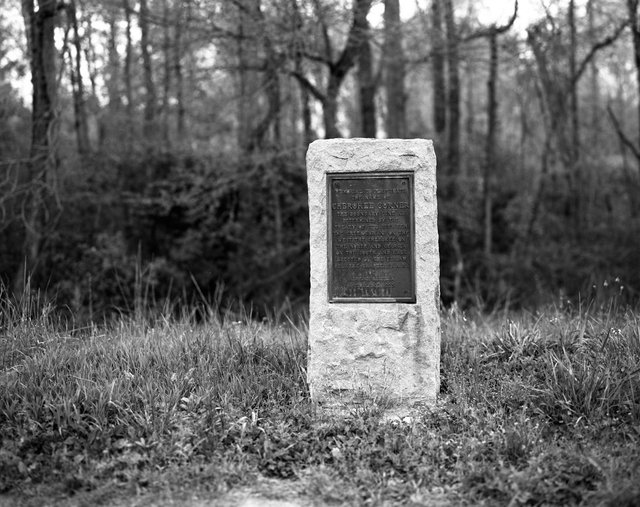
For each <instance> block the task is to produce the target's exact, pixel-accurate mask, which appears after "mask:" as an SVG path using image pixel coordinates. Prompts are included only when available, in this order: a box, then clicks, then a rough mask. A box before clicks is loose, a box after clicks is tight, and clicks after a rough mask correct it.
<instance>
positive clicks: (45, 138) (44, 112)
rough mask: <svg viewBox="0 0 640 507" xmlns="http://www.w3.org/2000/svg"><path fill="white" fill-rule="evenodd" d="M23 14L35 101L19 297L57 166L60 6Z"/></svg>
mask: <svg viewBox="0 0 640 507" xmlns="http://www.w3.org/2000/svg"><path fill="white" fill-rule="evenodd" d="M22 10H23V15H24V18H25V25H26V27H27V34H28V35H27V42H28V47H29V56H30V59H29V63H30V67H31V83H32V85H33V102H32V114H31V118H32V120H31V125H32V127H31V153H30V160H29V162H28V163H27V167H26V171H25V172H24V175H23V178H22V180H23V181H24V184H25V185H28V186H29V193H28V195H27V197H26V198H25V203H24V205H23V209H24V210H25V212H24V228H25V233H24V243H23V255H24V263H21V267H20V269H19V270H18V272H17V274H16V276H15V278H14V289H15V290H16V292H18V293H21V292H22V291H23V290H24V287H25V285H24V284H25V281H26V278H27V276H30V275H32V274H34V273H35V270H36V268H37V265H38V258H39V254H40V249H41V247H42V242H43V241H44V239H45V236H46V233H47V231H46V228H47V225H48V224H47V222H48V220H47V215H46V205H47V203H46V202H45V199H46V196H47V190H48V187H49V184H50V182H49V178H51V177H52V175H53V174H52V173H54V172H55V170H56V166H57V155H56V143H57V135H58V132H57V129H58V126H57V95H58V90H57V80H56V57H57V51H56V47H55V40H54V31H55V25H56V16H57V13H58V4H57V2H56V0H38V10H37V11H36V10H35V5H34V0H23V1H22Z"/></svg>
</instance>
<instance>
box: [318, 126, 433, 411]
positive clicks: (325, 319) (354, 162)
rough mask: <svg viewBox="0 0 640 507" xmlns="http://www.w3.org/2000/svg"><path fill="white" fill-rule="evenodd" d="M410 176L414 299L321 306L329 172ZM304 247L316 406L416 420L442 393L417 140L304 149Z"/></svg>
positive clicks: (429, 211)
mask: <svg viewBox="0 0 640 507" xmlns="http://www.w3.org/2000/svg"><path fill="white" fill-rule="evenodd" d="M385 171H408V172H413V174H414V209H415V211H414V217H415V273H416V303H412V304H405V303H329V302H328V290H327V281H328V279H327V277H328V267H327V255H328V252H327V248H328V245H327V239H328V238H327V236H328V230H327V218H328V215H327V185H326V175H327V174H328V173H348V172H385ZM307 180H308V187H309V220H310V251H311V293H310V321H309V357H308V370H307V371H308V373H307V376H308V382H309V387H310V391H311V397H312V399H313V400H314V401H315V402H317V404H318V406H319V407H320V408H321V409H326V410H329V411H335V410H337V411H342V412H344V411H345V410H346V411H350V410H353V409H357V408H358V407H360V406H362V407H363V408H364V407H366V406H368V405H369V404H374V405H376V406H378V407H381V408H382V409H383V410H385V412H386V414H387V415H388V416H391V417H400V418H402V417H405V416H411V415H415V413H416V412H417V411H419V409H420V407H422V406H424V405H431V404H433V403H434V402H435V398H436V394H437V392H438V391H439V388H440V316H439V297H440V294H439V287H440V286H439V273H440V264H439V253H438V228H437V201H436V158H435V153H434V150H433V143H432V142H431V141H428V140H425V139H409V140H403V139H388V140H375V139H332V140H322V141H315V142H313V143H312V144H311V145H310V147H309V150H308V152H307Z"/></svg>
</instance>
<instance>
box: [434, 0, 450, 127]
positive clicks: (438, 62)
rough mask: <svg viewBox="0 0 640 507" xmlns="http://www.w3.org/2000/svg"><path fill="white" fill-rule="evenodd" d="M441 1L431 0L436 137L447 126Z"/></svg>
mask: <svg viewBox="0 0 640 507" xmlns="http://www.w3.org/2000/svg"><path fill="white" fill-rule="evenodd" d="M441 1H442V0H432V2H431V16H432V19H433V27H432V30H431V40H432V46H433V51H432V52H433V58H432V64H433V68H432V72H433V127H434V129H435V131H436V137H438V138H439V139H440V138H441V137H442V135H443V134H444V131H445V129H446V128H447V109H446V93H447V90H446V82H445V78H444V70H445V69H444V62H445V45H444V32H443V29H442V9H441V5H440V2H441Z"/></svg>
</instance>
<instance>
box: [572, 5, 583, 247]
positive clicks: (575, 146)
mask: <svg viewBox="0 0 640 507" xmlns="http://www.w3.org/2000/svg"><path fill="white" fill-rule="evenodd" d="M568 22H569V37H570V42H569V74H570V79H571V88H570V90H569V94H570V106H569V116H570V119H571V138H570V139H571V140H570V143H571V145H570V146H569V150H568V155H569V168H568V169H569V182H570V186H569V191H570V197H569V199H570V202H571V205H570V214H571V215H572V216H573V219H574V225H575V232H576V233H578V234H579V232H580V230H581V225H582V217H581V215H582V209H581V208H582V200H583V199H582V193H583V188H582V174H581V171H580V165H579V163H578V159H579V156H580V131H579V118H578V80H577V63H576V57H577V50H578V49H577V41H576V35H577V34H576V17H575V1H574V0H569V12H568Z"/></svg>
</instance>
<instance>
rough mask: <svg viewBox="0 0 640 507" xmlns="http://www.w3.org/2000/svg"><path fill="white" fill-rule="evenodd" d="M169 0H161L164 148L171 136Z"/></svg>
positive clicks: (166, 146)
mask: <svg viewBox="0 0 640 507" xmlns="http://www.w3.org/2000/svg"><path fill="white" fill-rule="evenodd" d="M170 18H171V13H170V12H169V0H163V5H162V31H163V41H162V51H163V53H164V54H163V58H164V62H163V63H164V75H163V76H162V78H163V79H162V140H163V143H164V147H165V149H171V136H170V135H169V103H170V100H171V73H172V69H171V62H172V61H173V54H172V51H171V33H170V21H169V20H170Z"/></svg>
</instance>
